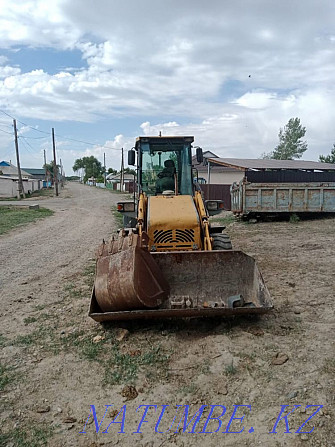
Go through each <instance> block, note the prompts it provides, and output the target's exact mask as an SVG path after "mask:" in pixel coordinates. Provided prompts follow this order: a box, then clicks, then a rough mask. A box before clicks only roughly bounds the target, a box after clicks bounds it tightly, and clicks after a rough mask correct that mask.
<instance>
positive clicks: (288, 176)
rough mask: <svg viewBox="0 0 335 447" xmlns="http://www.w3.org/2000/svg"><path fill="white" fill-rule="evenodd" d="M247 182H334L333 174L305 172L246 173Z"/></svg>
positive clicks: (334, 174) (330, 172) (334, 176)
mask: <svg viewBox="0 0 335 447" xmlns="http://www.w3.org/2000/svg"><path fill="white" fill-rule="evenodd" d="M246 177H247V180H248V182H252V183H312V182H335V172H332V171H329V172H307V171H285V170H282V171H247V172H246Z"/></svg>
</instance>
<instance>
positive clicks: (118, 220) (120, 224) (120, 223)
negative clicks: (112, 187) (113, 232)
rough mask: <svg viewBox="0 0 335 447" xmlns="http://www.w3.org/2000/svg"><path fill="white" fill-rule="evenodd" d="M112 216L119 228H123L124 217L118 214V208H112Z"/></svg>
mask: <svg viewBox="0 0 335 447" xmlns="http://www.w3.org/2000/svg"><path fill="white" fill-rule="evenodd" d="M112 214H113V217H114V219H115V222H116V224H117V226H118V227H123V216H122V214H121V213H119V212H118V210H117V208H116V206H112Z"/></svg>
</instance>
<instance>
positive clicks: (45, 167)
mask: <svg viewBox="0 0 335 447" xmlns="http://www.w3.org/2000/svg"><path fill="white" fill-rule="evenodd" d="M43 152H44V181H45V183H46V182H47V156H46V153H45V149H43ZM46 186H48V185H46Z"/></svg>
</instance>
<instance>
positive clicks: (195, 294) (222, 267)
mask: <svg viewBox="0 0 335 447" xmlns="http://www.w3.org/2000/svg"><path fill="white" fill-rule="evenodd" d="M146 255H148V256H149V258H150V257H151V258H152V260H153V261H154V265H155V267H154V270H152V275H151V276H152V278H155V274H157V269H158V272H160V273H158V278H160V279H162V278H165V280H166V282H165V284H168V286H169V289H170V291H169V294H168V299H165V300H164V299H163V300H162V301H161V304H159V303H158V302H157V301H156V303H155V305H157V306H158V307H157V308H155V309H153V308H148V307H153V306H151V304H150V299H149V300H148V301H147V302H146V303H143V301H145V299H144V298H143V297H142V298H141V300H140V303H136V302H135V301H134V300H131V303H130V300H128V298H127V297H126V293H128V292H126V290H128V289H127V288H128V287H131V288H132V287H138V286H139V284H135V285H134V284H127V287H125V289H124V290H121V289H122V284H125V282H126V280H125V279H123V280H122V284H121V283H120V287H119V291H118V293H117V296H116V298H113V300H114V299H116V300H117V302H118V306H117V308H116V307H115V308H113V309H107V308H106V307H105V306H104V304H103V303H102V301H101V297H100V292H101V290H100V288H101V284H100V283H99V282H97V281H96V283H95V287H94V288H93V292H92V299H91V306H90V311H89V315H90V316H91V317H92V318H93V319H94V320H96V321H111V320H129V319H142V318H143V319H147V318H166V317H200V316H215V315H237V314H254V313H265V312H268V311H269V310H271V309H272V302H271V297H270V294H269V291H268V289H267V287H266V285H265V283H264V280H263V278H262V275H261V273H260V272H259V270H258V268H257V265H256V262H255V260H254V259H253V258H252V257H250V256H248V255H246V254H245V253H243V252H241V251H235V250H222V251H184V252H157V253H151V254H150V253H148V252H146ZM114 256H115V254H113V255H109V260H108V261H107V260H106V261H104V262H106V267H104V270H105V269H106V268H107V263H109V265H112V271H109V274H110V275H111V276H112V277H113V276H117V275H119V274H120V271H119V270H118V261H114V260H113V261H112V257H113V258H114ZM146 257H147V256H146ZM107 258H108V256H107ZM149 258H148V259H149ZM127 262H128V261H127ZM121 264H122V261H121ZM121 264H120V265H121ZM147 265H148V269H150V268H151V267H150V266H149V264H147ZM114 267H115V268H114ZM106 272H107V270H106ZM149 276H150V275H149ZM130 278H131V275H130V276H129V279H130ZM133 278H135V276H133ZM155 279H157V278H155ZM135 281H139V283H140V284H141V283H142V282H144V285H145V281H147V279H146V278H144V277H142V275H141V274H139V275H137V276H136V279H135ZM112 283H114V284H115V283H117V281H116V280H115V279H112ZM163 283H164V279H163ZM107 289H108V288H107ZM107 289H106V287H105V290H107ZM109 290H110V289H109ZM165 291H166V289H165ZM104 293H107V292H104ZM108 293H109V292H108ZM133 306H134V307H133Z"/></svg>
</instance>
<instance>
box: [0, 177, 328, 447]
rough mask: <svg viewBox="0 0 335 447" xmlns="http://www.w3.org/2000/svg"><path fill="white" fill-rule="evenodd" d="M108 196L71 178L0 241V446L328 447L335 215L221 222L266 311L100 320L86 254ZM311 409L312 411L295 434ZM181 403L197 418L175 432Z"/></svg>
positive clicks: (105, 220)
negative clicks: (254, 270) (256, 281)
mask: <svg viewBox="0 0 335 447" xmlns="http://www.w3.org/2000/svg"><path fill="white" fill-rule="evenodd" d="M119 199H120V196H119V195H114V194H112V193H110V192H108V191H101V190H98V189H95V188H89V187H85V186H82V185H78V184H69V185H68V186H67V187H66V190H65V191H63V192H62V197H61V198H55V199H44V200H41V204H42V202H43V206H46V207H49V208H51V209H53V210H55V215H54V216H52V217H50V218H47V219H44V220H42V221H38V222H36V223H34V224H31V225H29V226H27V227H24V228H21V229H16V230H14V231H13V232H11V233H9V234H7V235H4V236H3V237H1V238H0V246H1V250H0V262H1V319H0V334H2V336H1V338H0V342H1V343H2V352H1V362H2V366H3V368H2V382H1V383H2V387H3V391H2V392H1V393H2V395H1V399H2V402H3V403H4V405H3V412H2V416H1V417H2V421H3V423H2V427H3V432H4V433H6V435H5V436H3V438H0V439H1V442H2V443H1V442H0V445H1V446H2V445H4V446H6V445H8V446H23V447H24V446H28V445H29V446H34V445H36V446H38V445H48V446H51V447H63V446H66V447H67V446H90V447H94V446H99V445H105V446H112V445H116V444H117V445H122V446H133V445H134V444H135V443H136V445H139V446H143V447H153V446H157V447H158V446H169V445H174V446H180V447H181V446H196V445H199V444H202V445H203V446H204V447H214V446H215V447H216V446H217V445H224V446H255V445H264V446H270V447H272V446H289V447H291V446H293V447H299V446H313V447H314V446H324V447H332V446H334V445H335V437H334V429H333V427H334V404H335V396H334V376H335V361H334V352H335V344H334V333H335V319H334V308H335V304H334V289H335V287H334V286H335V279H334V270H335V257H334V249H333V247H334V242H335V230H334V228H335V219H322V220H309V221H300V222H298V223H295V224H292V223H289V222H273V223H260V224H256V225H250V224H249V225H248V224H244V223H238V222H236V223H232V224H229V225H228V228H227V230H228V232H229V233H230V234H231V237H232V240H233V243H234V246H235V248H239V249H243V250H244V251H246V252H247V253H248V254H251V255H253V256H254V257H255V258H256V260H257V262H258V264H259V267H260V269H261V271H262V273H263V276H264V278H265V281H266V283H267V285H268V287H269V290H270V292H271V294H272V296H273V299H274V304H275V310H274V312H273V313H272V314H269V315H267V316H263V317H261V318H259V319H254V318H252V319H251V318H249V319H248V318H235V319H234V320H222V319H215V320H196V321H194V320H192V321H179V322H156V323H155V322H154V323H152V322H150V323H146V322H143V323H136V324H135V323H133V324H127V325H126V326H125V325H118V326H114V327H113V326H111V327H102V326H101V325H99V324H97V323H95V322H94V321H91V320H90V319H89V318H88V317H87V311H88V304H89V297H90V287H91V284H92V278H93V269H94V260H93V258H94V251H95V249H96V247H97V245H98V244H99V242H100V241H101V240H102V238H107V237H108V236H109V235H110V233H111V232H112V230H113V225H114V228H115V224H113V217H112V213H111V211H110V207H111V205H112V204H113V203H115V202H116V201H117V200H119ZM93 405H94V410H95V411H96V415H95V416H96V420H94V418H93V415H92V414H93V407H92V406H93ZM140 405H152V407H150V408H148V412H147V414H146V416H145V417H144V418H143V421H142V426H141V427H139V424H140V421H141V419H142V416H143V414H144V412H145V411H146V410H145V408H144V407H142V408H139V409H138V407H139V406H140ZM178 405H179V406H183V407H179V408H177V406H178ZM186 405H189V407H186ZM202 405H207V406H206V407H202ZM211 405H218V406H217V407H211ZM220 405H221V406H220ZM237 405H248V406H249V407H242V406H240V407H236V406H237ZM284 405H287V406H288V407H285V408H283V407H282V406H284ZM299 405H300V406H299ZM308 405H323V408H322V409H321V411H319V412H318V413H317V414H316V415H315V416H314V417H313V418H312V419H311V420H310V421H309V422H307V424H306V425H305V426H303V427H302V428H301V429H300V430H299V427H300V426H301V425H302V424H303V422H304V421H305V420H306V419H307V418H308V417H309V416H312V414H313V413H314V412H315V411H316V410H318V407H307V408H306V406H308ZM164 406H165V407H164ZM295 406H297V407H296V409H295V410H294V412H293V413H292V414H291V415H289V416H288V417H287V420H285V419H284V418H282V419H280V418H279V419H280V420H278V417H279V415H280V413H281V410H282V409H283V411H284V413H282V414H281V416H284V415H285V414H287V413H288V412H289V411H291V410H293V408H294V407H295ZM211 408H212V410H211ZM137 409H138V411H137ZM234 409H235V410H234ZM186 410H189V413H188V422H189V421H190V420H191V418H192V416H193V415H194V414H195V413H196V412H197V411H198V413H197V414H198V415H201V412H202V417H201V421H200V422H199V423H198V424H196V425H194V424H195V423H196V422H197V418H196V417H195V418H194V419H193V421H192V422H191V423H190V424H189V425H188V426H187V429H186V430H185V433H183V430H184V428H185V424H184V416H183V415H185V412H186ZM211 411H213V413H211ZM234 411H236V412H235V414H234ZM104 414H105V417H104V419H103V416H104ZM89 415H90V417H89ZM220 415H222V416H221V420H222V423H221V424H220V422H221V421H220V420H218V419H208V424H207V427H205V426H204V423H205V421H206V419H207V418H208V417H212V418H218V417H219V416H220ZM243 415H245V416H244V419H243V420H241V419H238V418H242V416H243ZM88 417H89V419H88ZM87 419H88V422H87ZM102 419H103V420H102ZM113 420H114V423H111V421H113ZM144 420H145V421H148V422H144ZM86 422H87V425H85V423H86ZM229 422H230V423H229ZM277 422H278V423H277ZM100 423H101V425H99V424H100ZM109 424H110V425H109ZM108 426H109V427H108ZM169 427H170V429H169ZM243 427H244V430H243V431H242V432H241V433H235V434H234V433H231V432H239V431H241V430H242V428H243ZM313 427H315V428H314V430H313V431H312V433H310V434H307V433H304V432H309V431H311V430H312V428H313ZM288 430H289V431H290V433H287V431H288ZM215 431H217V432H215ZM297 431H298V433H296V432H297ZM81 432H84V433H81ZM97 432H98V433H97ZM134 432H136V433H134ZM199 432H202V433H199ZM210 432H212V433H210ZM269 432H272V433H269Z"/></svg>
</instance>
